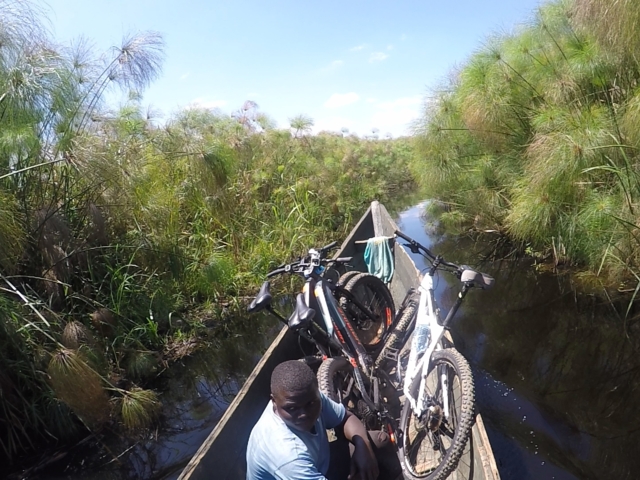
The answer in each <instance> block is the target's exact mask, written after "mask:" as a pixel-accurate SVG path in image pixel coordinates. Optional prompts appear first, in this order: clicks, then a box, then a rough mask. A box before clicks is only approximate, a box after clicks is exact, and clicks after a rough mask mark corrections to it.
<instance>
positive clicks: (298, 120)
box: [289, 115, 313, 138]
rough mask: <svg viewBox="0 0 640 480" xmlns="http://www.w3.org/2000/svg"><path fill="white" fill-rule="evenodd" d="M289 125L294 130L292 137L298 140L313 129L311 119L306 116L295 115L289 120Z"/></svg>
mask: <svg viewBox="0 0 640 480" xmlns="http://www.w3.org/2000/svg"><path fill="white" fill-rule="evenodd" d="M289 125H290V126H291V129H292V130H294V132H293V136H294V137H296V138H299V137H301V136H304V135H305V134H308V133H309V132H310V131H311V128H312V127H313V119H312V118H311V117H307V116H306V115H297V116H295V117H293V118H290V119H289Z"/></svg>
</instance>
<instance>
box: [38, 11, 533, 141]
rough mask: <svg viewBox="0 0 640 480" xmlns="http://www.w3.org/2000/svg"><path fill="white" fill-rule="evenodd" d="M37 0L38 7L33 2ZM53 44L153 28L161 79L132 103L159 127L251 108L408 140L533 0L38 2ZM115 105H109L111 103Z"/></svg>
mask: <svg viewBox="0 0 640 480" xmlns="http://www.w3.org/2000/svg"><path fill="white" fill-rule="evenodd" d="M36 1H37V0H36ZM38 4H39V5H40V6H41V7H42V8H43V9H44V16H45V17H46V18H47V19H48V23H49V28H50V30H51V33H52V36H53V38H54V39H55V40H56V41H57V42H58V43H61V44H63V45H64V44H69V43H70V42H72V41H74V40H77V39H79V38H80V37H84V38H85V39H87V40H89V41H90V43H92V44H93V46H94V48H95V50H96V52H107V51H108V50H109V49H110V48H111V47H114V46H119V45H120V44H121V43H122V39H123V37H125V36H127V35H131V34H135V33H140V32H145V31H154V32H158V33H160V34H162V36H163V38H164V41H165V44H166V45H165V55H166V57H165V60H164V63H163V68H162V72H161V74H160V76H159V78H158V79H156V80H155V81H154V82H153V83H152V84H151V86H150V87H149V88H148V89H147V90H146V91H144V96H143V99H142V102H143V105H145V106H151V107H152V110H154V111H156V112H157V113H158V114H159V118H160V119H163V118H164V119H167V118H169V117H170V116H171V115H172V114H174V113H176V112H177V111H179V110H181V109H183V108H186V107H189V106H200V107H205V108H219V109H220V110H221V111H222V112H224V113H232V112H233V111H235V110H237V109H239V108H240V107H241V106H242V104H243V103H244V102H245V101H246V100H252V101H254V102H256V103H257V104H258V106H259V109H260V111H261V112H264V113H266V114H267V115H268V116H269V117H271V118H272V119H273V120H275V122H276V124H277V126H278V128H288V127H289V120H290V119H291V118H293V117H295V116H298V115H305V116H307V117H310V118H311V119H312V120H313V121H314V129H313V130H314V131H315V132H318V131H321V130H331V131H336V132H338V131H340V130H341V129H343V128H347V129H349V131H350V132H351V133H356V134H358V135H361V136H365V135H369V134H371V133H372V131H373V130H374V129H376V130H377V131H378V133H379V135H380V136H387V135H391V136H394V137H397V136H401V135H407V134H410V133H411V128H410V126H411V123H412V121H414V120H415V119H416V118H418V117H419V116H420V115H421V112H422V110H423V108H424V105H425V102H427V101H428V98H429V96H430V95H431V93H432V92H433V91H434V90H436V89H437V88H438V87H440V86H441V85H443V82H444V80H445V79H446V78H447V75H448V74H450V72H451V71H452V69H453V68H455V67H456V66H459V65H462V64H464V62H465V60H466V59H467V58H468V57H469V56H470V55H471V54H472V53H473V52H474V51H476V50H477V49H479V48H480V47H481V46H482V44H483V42H485V41H486V40H487V39H488V38H489V36H491V35H494V34H496V33H502V32H509V31H511V30H513V29H514V28H515V27H516V26H517V25H519V24H522V23H526V22H528V21H529V20H530V19H531V18H532V17H533V15H534V14H535V11H536V9H537V7H538V6H539V5H540V0H485V1H479V0H456V1H451V0H449V1H446V0H441V1H434V0H421V1H418V0H412V1H405V0H386V1H383V0H370V1H367V2H365V1H362V0H341V1H336V0H323V1H309V0H307V1H301V0H298V1H293V0H262V1H260V0H226V1H220V0H208V1H201V0H46V1H45V0H42V1H40V2H39V3H38ZM113 102H114V103H117V101H116V100H113Z"/></svg>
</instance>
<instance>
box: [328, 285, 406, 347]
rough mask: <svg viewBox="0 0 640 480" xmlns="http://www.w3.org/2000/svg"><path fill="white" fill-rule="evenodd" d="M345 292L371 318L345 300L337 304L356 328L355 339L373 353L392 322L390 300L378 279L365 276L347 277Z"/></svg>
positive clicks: (380, 344) (384, 286)
mask: <svg viewBox="0 0 640 480" xmlns="http://www.w3.org/2000/svg"><path fill="white" fill-rule="evenodd" d="M345 290H348V291H349V292H351V294H352V295H353V296H354V297H355V298H356V299H358V301H359V302H360V303H361V304H362V305H363V306H364V307H366V308H367V309H368V310H369V311H370V312H371V313H372V314H373V315H374V317H373V318H371V317H370V316H369V315H367V313H366V312H364V311H363V310H361V309H360V308H358V306H357V305H356V304H355V303H353V302H349V301H348V300H347V298H346V297H342V298H340V305H341V306H342V308H343V309H344V311H345V313H346V314H347V315H348V317H349V319H350V320H351V322H352V324H353V326H354V328H355V329H356V332H357V334H358V338H359V339H360V341H361V342H362V344H363V345H364V347H365V348H366V349H367V350H368V351H375V350H376V349H378V348H380V347H381V346H382V339H383V338H384V335H385V333H386V332H387V330H388V329H389V328H390V327H391V325H392V324H393V322H394V319H395V307H394V304H393V297H392V296H391V293H390V292H389V289H388V288H387V286H386V285H385V284H384V282H382V280H380V279H379V278H378V277H376V276H374V275H370V274H368V273H361V274H359V275H355V276H353V277H351V278H350V280H349V281H348V282H347V284H346V285H345Z"/></svg>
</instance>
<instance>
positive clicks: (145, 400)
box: [116, 387, 162, 432]
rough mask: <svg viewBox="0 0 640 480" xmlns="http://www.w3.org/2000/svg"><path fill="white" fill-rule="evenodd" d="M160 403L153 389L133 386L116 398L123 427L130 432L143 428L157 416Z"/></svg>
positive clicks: (117, 409)
mask: <svg viewBox="0 0 640 480" xmlns="http://www.w3.org/2000/svg"><path fill="white" fill-rule="evenodd" d="M161 407H162V404H161V403H160V401H159V400H158V395H157V394H156V393H155V392H154V391H153V390H144V389H142V388H139V387H134V388H132V389H131V390H129V391H125V392H123V394H122V396H121V397H119V398H118V399H117V400H116V411H117V413H119V414H120V418H121V419H122V424H123V426H124V428H125V429H126V430H128V431H130V432H135V431H140V430H144V429H145V428H148V427H149V426H150V425H151V423H152V422H153V421H154V420H155V419H156V418H157V416H158V414H159V413H160V409H161Z"/></svg>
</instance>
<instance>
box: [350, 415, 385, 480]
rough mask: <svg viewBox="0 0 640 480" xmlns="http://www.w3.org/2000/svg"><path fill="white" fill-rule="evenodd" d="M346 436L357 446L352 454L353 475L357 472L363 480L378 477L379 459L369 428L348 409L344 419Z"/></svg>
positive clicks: (372, 479) (374, 479)
mask: <svg viewBox="0 0 640 480" xmlns="http://www.w3.org/2000/svg"><path fill="white" fill-rule="evenodd" d="M343 431H344V436H345V437H346V438H347V440H349V441H350V442H351V443H352V444H353V446H354V447H355V451H354V452H353V455H352V456H351V475H350V476H349V478H351V477H353V475H354V474H355V473H356V472H357V473H359V474H360V477H359V478H361V479H362V480H376V479H377V478H378V474H379V471H378V461H377V460H376V457H375V455H374V454H373V448H372V447H371V442H369V437H368V435H367V429H366V428H365V427H364V425H363V424H362V422H361V421H360V419H359V418H358V417H356V416H355V415H354V414H353V413H351V412H350V411H348V410H347V412H346V415H345V417H344V420H343Z"/></svg>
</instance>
